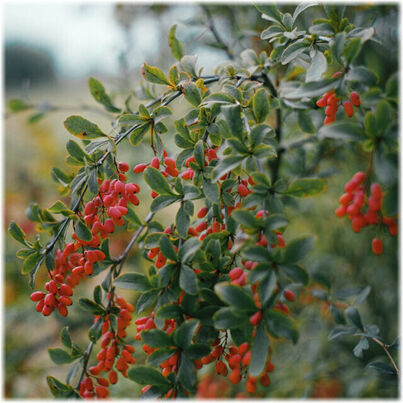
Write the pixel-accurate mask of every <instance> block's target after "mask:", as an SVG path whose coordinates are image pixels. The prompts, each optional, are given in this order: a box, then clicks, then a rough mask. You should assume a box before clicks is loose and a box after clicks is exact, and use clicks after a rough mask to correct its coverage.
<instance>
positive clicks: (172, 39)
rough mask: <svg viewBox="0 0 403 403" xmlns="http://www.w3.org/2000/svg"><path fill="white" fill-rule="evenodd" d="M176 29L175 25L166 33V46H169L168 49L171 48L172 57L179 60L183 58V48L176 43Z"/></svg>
mask: <svg viewBox="0 0 403 403" xmlns="http://www.w3.org/2000/svg"><path fill="white" fill-rule="evenodd" d="M176 27H177V25H176V24H175V25H172V27H171V28H170V30H169V32H168V44H169V47H170V48H171V53H172V56H173V57H174V58H175V59H176V60H181V59H182V57H183V46H182V44H181V43H180V42H179V41H178V39H176V36H175V34H176Z"/></svg>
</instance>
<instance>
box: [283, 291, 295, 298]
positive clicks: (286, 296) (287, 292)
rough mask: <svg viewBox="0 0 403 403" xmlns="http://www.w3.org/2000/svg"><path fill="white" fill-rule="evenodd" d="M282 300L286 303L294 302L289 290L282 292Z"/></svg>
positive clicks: (292, 294)
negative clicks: (286, 301)
mask: <svg viewBox="0 0 403 403" xmlns="http://www.w3.org/2000/svg"><path fill="white" fill-rule="evenodd" d="M284 298H285V299H286V300H288V301H294V299H295V296H294V293H293V292H292V291H291V290H284Z"/></svg>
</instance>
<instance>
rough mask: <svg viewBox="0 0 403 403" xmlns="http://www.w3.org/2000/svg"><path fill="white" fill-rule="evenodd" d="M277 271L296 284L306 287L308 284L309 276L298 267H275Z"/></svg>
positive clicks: (294, 265)
mask: <svg viewBox="0 0 403 403" xmlns="http://www.w3.org/2000/svg"><path fill="white" fill-rule="evenodd" d="M277 267H278V269H279V270H280V271H281V272H283V273H284V274H285V275H286V276H287V277H288V278H290V279H291V280H292V281H295V282H296V283H302V284H303V285H305V286H307V285H308V283H309V275H308V273H307V272H306V270H305V269H304V268H302V267H301V266H299V265H296V264H293V265H286V266H284V265H277Z"/></svg>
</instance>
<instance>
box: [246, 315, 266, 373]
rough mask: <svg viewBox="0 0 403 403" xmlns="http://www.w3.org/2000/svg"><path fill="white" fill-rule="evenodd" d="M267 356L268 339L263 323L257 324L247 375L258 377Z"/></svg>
mask: <svg viewBox="0 0 403 403" xmlns="http://www.w3.org/2000/svg"><path fill="white" fill-rule="evenodd" d="M268 354H269V337H268V336H267V333H266V329H265V327H264V324H263V322H260V323H259V326H258V328H257V332H256V336H255V339H254V340H253V346H252V357H251V360H250V364H249V371H248V372H249V374H250V375H251V376H259V375H260V374H261V373H262V372H263V370H264V369H265V367H266V360H267V356H268Z"/></svg>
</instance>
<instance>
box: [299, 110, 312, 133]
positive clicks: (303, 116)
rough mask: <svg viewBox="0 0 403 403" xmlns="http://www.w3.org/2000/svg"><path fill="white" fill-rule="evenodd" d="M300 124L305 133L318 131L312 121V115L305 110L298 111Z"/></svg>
mask: <svg viewBox="0 0 403 403" xmlns="http://www.w3.org/2000/svg"><path fill="white" fill-rule="evenodd" d="M298 124H299V127H300V128H301V130H302V131H303V132H304V133H310V134H313V133H315V132H316V128H315V126H314V125H313V123H312V119H311V117H310V116H309V114H308V113H306V112H304V111H298Z"/></svg>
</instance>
